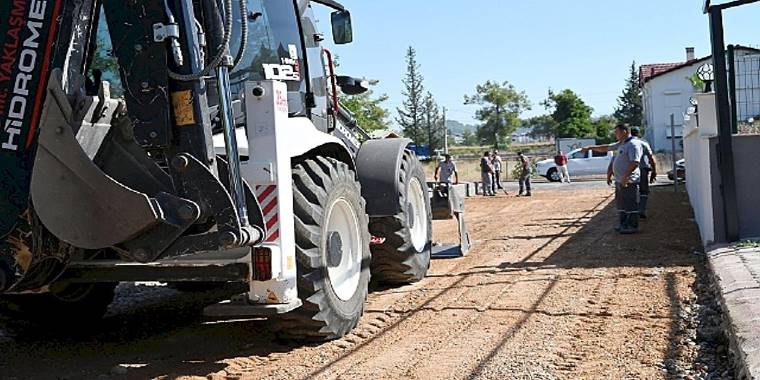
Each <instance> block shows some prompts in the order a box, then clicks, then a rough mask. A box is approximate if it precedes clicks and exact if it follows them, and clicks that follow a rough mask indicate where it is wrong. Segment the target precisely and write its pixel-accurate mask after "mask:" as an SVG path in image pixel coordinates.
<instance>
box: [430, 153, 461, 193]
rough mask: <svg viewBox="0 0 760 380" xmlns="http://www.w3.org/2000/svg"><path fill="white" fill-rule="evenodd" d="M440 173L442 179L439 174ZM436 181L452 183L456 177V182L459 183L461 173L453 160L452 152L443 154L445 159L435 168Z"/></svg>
mask: <svg viewBox="0 0 760 380" xmlns="http://www.w3.org/2000/svg"><path fill="white" fill-rule="evenodd" d="M439 174H440V181H439V177H438V175H439ZM434 178H435V181H436V182H446V183H449V184H450V183H452V182H451V179H452V178H454V182H453V183H454V184H455V185H456V184H458V183H459V173H457V165H456V164H455V163H454V161H452V160H451V155H450V154H448V153H447V154H444V155H443V161H441V162H439V163H438V167H437V168H435V177H434Z"/></svg>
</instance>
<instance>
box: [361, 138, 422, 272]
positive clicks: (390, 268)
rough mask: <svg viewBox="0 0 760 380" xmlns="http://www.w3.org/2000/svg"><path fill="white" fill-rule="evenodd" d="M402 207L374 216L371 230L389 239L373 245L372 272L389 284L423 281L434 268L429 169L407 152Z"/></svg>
mask: <svg viewBox="0 0 760 380" xmlns="http://www.w3.org/2000/svg"><path fill="white" fill-rule="evenodd" d="M398 181H399V189H400V191H399V196H398V202H399V203H400V210H401V211H399V213H398V214H396V215H394V216H388V217H379V218H372V221H371V224H370V232H371V233H372V235H373V236H378V237H381V238H385V242H383V243H382V244H379V245H373V246H372V247H371V249H372V275H373V276H374V277H375V278H376V279H377V280H378V281H380V282H383V283H387V284H408V283H413V282H417V281H420V280H422V279H423V278H424V277H425V275H426V274H427V270H428V268H429V267H430V249H431V242H432V240H433V226H432V219H433V215H432V211H431V208H430V197H429V196H428V194H427V184H426V182H425V172H424V171H423V169H422V165H421V164H420V162H419V160H417V158H416V157H415V156H414V155H413V154H412V153H411V152H410V151H408V150H407V151H405V152H404V155H403V157H402V161H401V168H400V170H399V178H398Z"/></svg>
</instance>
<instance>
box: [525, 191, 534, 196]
mask: <svg viewBox="0 0 760 380" xmlns="http://www.w3.org/2000/svg"><path fill="white" fill-rule="evenodd" d="M525 196H526V197H532V196H533V195H532V194H531V193H530V191H529V192H527V193H526V194H525Z"/></svg>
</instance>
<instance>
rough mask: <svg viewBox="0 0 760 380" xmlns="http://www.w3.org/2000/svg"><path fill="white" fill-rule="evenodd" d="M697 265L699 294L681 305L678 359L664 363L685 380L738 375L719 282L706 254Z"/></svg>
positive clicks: (666, 369)
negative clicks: (711, 273)
mask: <svg viewBox="0 0 760 380" xmlns="http://www.w3.org/2000/svg"><path fill="white" fill-rule="evenodd" d="M695 254H697V255H700V256H702V257H701V259H702V260H701V262H700V264H699V265H698V266H697V268H696V271H697V281H696V282H695V284H694V285H693V289H694V292H695V296H693V297H691V298H684V299H682V300H681V301H682V302H681V305H680V306H679V307H678V310H677V315H678V323H677V326H676V328H675V329H676V338H675V339H676V342H674V343H675V344H677V346H678V347H679V348H678V349H677V351H680V352H674V354H675V355H672V356H670V357H671V358H672V357H677V358H678V359H669V360H666V362H665V363H663V364H662V371H663V373H665V374H666V375H667V377H668V378H673V379H684V380H697V379H699V380H719V379H725V380H730V379H735V375H734V371H733V368H732V361H731V353H730V350H729V349H728V345H729V343H728V339H727V337H726V336H725V334H724V330H723V328H722V324H723V311H722V309H721V306H720V303H719V302H718V291H717V286H716V285H715V284H714V282H713V281H712V277H711V276H710V275H709V274H708V269H707V268H706V259H705V258H704V254H702V253H695Z"/></svg>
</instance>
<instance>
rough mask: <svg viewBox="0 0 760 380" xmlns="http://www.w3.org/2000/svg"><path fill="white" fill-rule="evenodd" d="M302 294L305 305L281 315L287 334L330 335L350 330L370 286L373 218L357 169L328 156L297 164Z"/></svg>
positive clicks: (277, 326)
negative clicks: (371, 220) (370, 240)
mask: <svg viewBox="0 0 760 380" xmlns="http://www.w3.org/2000/svg"><path fill="white" fill-rule="evenodd" d="M293 211H294V219H295V233H296V262H297V270H298V294H299V296H300V297H301V299H302V300H303V306H301V307H300V308H298V309H297V310H295V311H293V312H291V313H288V314H284V315H280V316H277V317H276V318H275V321H273V322H274V330H275V331H277V333H278V334H279V335H280V336H282V337H286V338H294V339H301V340H304V339H305V340H315V341H322V340H329V339H336V338H339V337H341V336H343V335H345V334H346V333H348V332H349V331H351V330H352V329H353V328H354V327H356V324H357V323H358V322H359V319H360V318H361V316H362V314H363V312H364V302H365V301H366V299H367V289H368V287H369V278H370V271H369V262H370V251H369V233H368V230H367V225H368V223H369V219H368V217H367V213H366V211H365V202H364V199H363V198H362V197H361V188H360V185H359V182H358V181H357V180H356V175H355V173H354V171H353V170H351V168H349V166H348V165H347V164H345V163H343V162H340V161H337V160H335V159H333V158H328V157H320V156H318V157H315V158H313V159H307V160H305V161H304V162H302V163H300V164H298V165H296V166H295V168H294V169H293Z"/></svg>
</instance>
